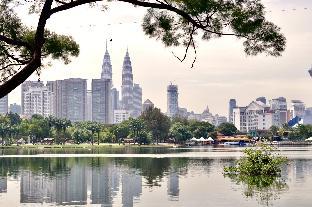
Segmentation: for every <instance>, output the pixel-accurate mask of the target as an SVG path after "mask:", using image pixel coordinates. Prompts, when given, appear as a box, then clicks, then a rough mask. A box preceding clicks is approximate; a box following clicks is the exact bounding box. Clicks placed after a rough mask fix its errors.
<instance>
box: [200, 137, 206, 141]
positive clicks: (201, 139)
mask: <svg viewBox="0 0 312 207" xmlns="http://www.w3.org/2000/svg"><path fill="white" fill-rule="evenodd" d="M199 141H200V142H205V141H207V140H206V139H205V138H204V137H201V138H200V139H199Z"/></svg>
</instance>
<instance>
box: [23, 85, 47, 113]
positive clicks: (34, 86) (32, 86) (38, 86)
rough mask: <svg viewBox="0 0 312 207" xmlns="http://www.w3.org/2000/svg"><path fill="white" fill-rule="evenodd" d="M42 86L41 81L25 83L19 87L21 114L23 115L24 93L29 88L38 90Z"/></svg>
mask: <svg viewBox="0 0 312 207" xmlns="http://www.w3.org/2000/svg"><path fill="white" fill-rule="evenodd" d="M43 86H44V84H43V82H42V81H25V82H24V83H22V85H21V103H22V114H24V94H25V93H24V92H25V91H27V90H28V89H29V88H30V87H31V88H36V87H37V88H40V87H43Z"/></svg>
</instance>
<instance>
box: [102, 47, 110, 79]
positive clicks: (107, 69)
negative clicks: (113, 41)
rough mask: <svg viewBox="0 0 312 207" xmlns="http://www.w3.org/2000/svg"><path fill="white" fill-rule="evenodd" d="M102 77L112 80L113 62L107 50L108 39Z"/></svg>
mask: <svg viewBox="0 0 312 207" xmlns="http://www.w3.org/2000/svg"><path fill="white" fill-rule="evenodd" d="M101 79H109V80H112V64H111V60H110V55H109V53H108V50H107V41H106V50H105V54H104V58H103V64H102V73H101Z"/></svg>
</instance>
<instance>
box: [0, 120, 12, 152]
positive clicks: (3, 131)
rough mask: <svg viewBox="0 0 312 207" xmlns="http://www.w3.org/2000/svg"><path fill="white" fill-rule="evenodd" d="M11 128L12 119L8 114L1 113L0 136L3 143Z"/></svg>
mask: <svg viewBox="0 0 312 207" xmlns="http://www.w3.org/2000/svg"><path fill="white" fill-rule="evenodd" d="M9 128H10V120H9V119H8V117H6V116H2V115H0V136H1V144H2V146H3V145H4V142H5V137H6V136H7V133H8V131H9Z"/></svg>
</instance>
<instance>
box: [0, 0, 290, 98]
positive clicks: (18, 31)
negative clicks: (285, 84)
mask: <svg viewBox="0 0 312 207" xmlns="http://www.w3.org/2000/svg"><path fill="white" fill-rule="evenodd" d="M118 1H120V2H127V3H131V4H132V5H135V6H140V7H145V8H148V10H147V14H146V15H145V17H144V19H143V24H142V26H143V30H144V32H145V34H146V35H148V36H149V37H152V38H157V39H159V40H161V41H162V42H163V43H164V44H165V45H166V46H179V45H183V46H185V47H186V52H185V56H184V57H183V58H182V59H180V60H181V61H184V60H185V57H186V54H187V52H188V51H189V48H190V47H191V48H193V49H194V51H195V53H196V42H195V37H196V36H201V38H202V39H203V40H209V39H212V38H218V37H221V36H224V35H226V36H235V37H237V38H239V39H243V40H244V43H243V46H244V50H245V52H246V54H248V55H257V54H259V53H266V54H268V55H272V56H279V55H281V53H282V52H283V51H284V50H285V45H286V40H285V37H284V36H283V35H282V34H281V32H280V28H279V27H277V26H276V25H274V24H273V23H272V22H269V21H267V20H266V18H265V9H264V6H263V4H262V2H261V1H260V0H240V1H223V0H192V1H190V0H118ZM96 2H102V3H103V2H105V3H107V2H110V1H103V0H62V1H60V0H37V1H27V0H2V1H1V2H0V23H1V25H2V26H1V27H0V51H1V52H0V66H1V67H2V68H1V70H0V71H1V72H0V73H1V74H0V77H1V82H2V85H1V86H0V98H1V97H3V96H5V95H6V94H8V93H9V92H11V91H12V90H13V89H14V88H16V87H17V86H18V85H20V84H21V83H22V82H24V81H25V80H26V79H27V78H28V77H29V76H30V75H31V74H32V73H34V72H35V71H37V72H39V69H40V67H41V66H42V65H43V64H42V62H43V60H44V59H46V58H50V59H51V58H52V59H59V60H62V61H63V62H64V63H68V62H69V60H70V56H77V55H78V54H79V46H78V44H77V43H76V42H75V41H74V40H73V38H72V37H69V36H64V35H59V34H56V33H54V32H52V31H48V30H47V29H46V24H47V21H48V20H49V19H50V18H51V17H53V16H55V15H56V14H57V13H58V12H64V11H66V10H70V9H72V8H74V7H77V6H80V5H84V4H91V3H92V4H94V3H96ZM18 4H24V6H29V10H30V12H36V13H38V15H39V16H38V18H39V19H38V24H37V27H36V28H35V29H32V28H29V27H27V26H25V25H24V24H23V22H22V20H21V19H20V18H19V17H18V16H17V15H16V10H17V9H20V8H18V7H17V6H16V5H18ZM16 8H17V9H16ZM52 21H53V20H52ZM195 58H196V57H195Z"/></svg>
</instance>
